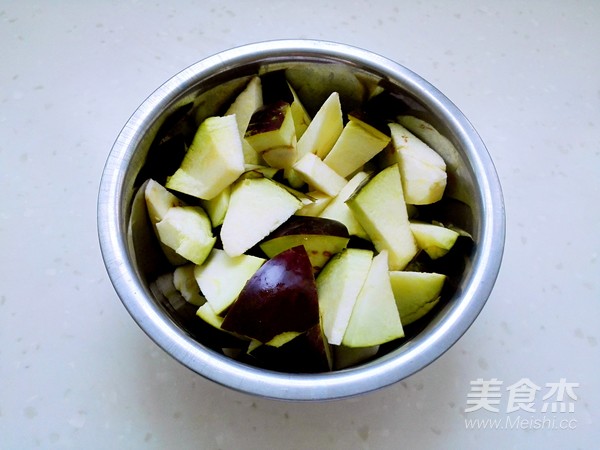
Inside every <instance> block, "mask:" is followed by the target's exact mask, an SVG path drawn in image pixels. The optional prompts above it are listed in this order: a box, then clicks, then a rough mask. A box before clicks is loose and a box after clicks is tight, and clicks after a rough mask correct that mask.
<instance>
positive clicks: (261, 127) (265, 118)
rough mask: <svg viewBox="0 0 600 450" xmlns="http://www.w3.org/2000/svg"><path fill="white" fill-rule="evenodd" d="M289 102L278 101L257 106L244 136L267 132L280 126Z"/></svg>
mask: <svg viewBox="0 0 600 450" xmlns="http://www.w3.org/2000/svg"><path fill="white" fill-rule="evenodd" d="M287 108H289V103H287V102H284V101H278V102H275V103H271V104H268V105H265V106H263V107H262V108H259V109H258V110H257V111H256V112H255V113H254V114H252V117H251V118H250V123H249V124H248V128H247V130H246V135H245V136H246V137H250V136H254V135H255V134H262V133H267V132H269V131H275V130H278V129H280V128H281V125H282V124H283V121H284V119H285V112H286V109H287Z"/></svg>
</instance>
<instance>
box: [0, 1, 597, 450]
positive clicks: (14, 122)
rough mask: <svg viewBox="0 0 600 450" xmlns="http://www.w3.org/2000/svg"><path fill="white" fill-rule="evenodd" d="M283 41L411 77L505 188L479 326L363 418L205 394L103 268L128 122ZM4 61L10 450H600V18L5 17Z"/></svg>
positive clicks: (194, 4)
mask: <svg viewBox="0 0 600 450" xmlns="http://www.w3.org/2000/svg"><path fill="white" fill-rule="evenodd" d="M275 38H316V39H327V40H333V41H339V42H344V43H348V44H354V45H357V46H359V47H363V48H366V49H369V50H372V51H375V52H377V53H380V54H382V55H385V56H387V57H389V58H391V59H394V60H396V61H398V62H400V63H402V64H404V65H406V66H407V67H408V68H410V69H412V70H413V71H415V72H417V73H419V74H420V75H421V76H423V77H424V78H426V79H427V80H429V81H430V82H432V83H433V84H435V85H436V86H437V87H438V88H439V89H440V90H441V91H442V92H444V93H445V94H446V95H447V96H448V97H449V98H450V99H451V100H452V101H453V102H454V103H456V104H457V105H458V107H459V108H460V109H461V110H462V111H463V112H464V113H465V114H466V116H467V117H468V118H469V119H470V120H471V121H472V122H473V124H474V126H475V128H476V129H477V130H478V131H479V133H480V134H481V136H482V138H483V140H484V141H485V142H486V144H487V146H488V149H489V152H490V154H491V156H492V158H493V160H494V162H495V164H496V167H497V170H498V173H499V176H500V179H501V182H502V185H503V189H504V195H505V201H506V211H507V240H506V250H505V257H504V262H503V266H502V270H501V272H500V275H499V278H498V281H497V283H496V286H495V289H494V291H493V294H492V296H491V297H490V299H489V301H488V304H487V305H486V307H485V308H484V310H483V312H482V314H481V315H480V317H479V318H478V320H477V321H476V323H475V324H474V325H473V326H472V327H471V328H470V329H469V331H468V332H467V333H466V334H465V335H464V337H463V338H462V339H461V340H460V341H459V342H458V343H457V344H456V345H455V346H454V347H453V348H452V349H451V350H450V351H448V352H447V353H446V354H444V355H443V356H442V357H441V358H439V359H438V360H437V361H436V362H434V363H433V364H431V365H430V366H428V367H427V368H425V369H424V370H422V371H421V372H419V373H417V374H416V375H414V376H412V377H410V378H408V379H406V380H404V381H403V382H401V383H397V384H395V385H393V386H391V387H388V388H385V389H383V390H380V391H377V392H374V393H371V394H369V395H365V396H361V397H358V398H353V399H348V400H341V401H336V402H329V403H323V404H305V403H285V402H278V401H272V400H267V399H261V398H253V397H251V396H249V395H245V394H240V393H237V392H234V391H231V390H228V389H226V388H222V387H220V386H218V385H216V384H214V383H213V382H210V381H207V380H204V379H203V378H201V377H199V376H198V375H196V374H194V373H192V372H191V371H189V370H188V369H186V368H185V367H183V366H181V365H180V364H179V363H177V362H176V361H174V360H173V359H171V357H169V356H168V355H167V354H165V353H164V352H163V351H162V350H160V349H159V348H158V347H157V346H156V345H155V344H154V343H153V342H152V341H151V340H150V339H149V338H148V337H146V335H145V334H144V333H143V332H142V331H141V330H140V329H139V328H138V326H137V325H136V324H135V323H134V321H133V320H132V319H131V318H130V317H129V315H128V314H127V312H126V310H125V308H124V307H123V306H122V304H121V302H120V301H119V299H118V297H117V295H116V294H115V291H114V290H113V288H112V285H111V283H110V281H109V279H108V276H107V274H106V271H105V269H104V265H103V262H102V258H101V255H100V251H99V245H98V241H97V231H96V197H97V190H98V183H99V179H100V176H101V172H102V169H103V165H104V162H105V160H106V157H107V155H108V152H109V150H110V148H111V146H112V144H113V142H114V139H115V138H116V136H117V134H118V133H119V131H120V129H121V127H122V126H123V124H124V123H125V122H126V120H127V119H128V118H129V116H130V114H131V113H132V112H133V111H134V110H135V108H136V107H137V106H138V105H139V104H140V103H141V102H142V101H143V100H144V98H145V97H146V96H147V95H148V94H149V93H151V92H152V91H153V90H154V89H155V88H156V87H157V86H158V85H160V84H161V83H162V82H164V81H165V80H166V79H168V78H169V77H171V76H172V75H174V74H175V73H177V72H178V71H180V70H181V69H183V68H185V67H187V66H188V65H190V64H192V63H194V62H196V61H197V60H200V59H202V58H204V57H206V56H209V55H211V54H213V53H216V52H218V51H220V50H224V49H226V48H229V47H232V46H236V45H240V44H243V43H247V42H254V41H260V40H267V39H275ZM0 55H1V59H2V63H1V64H0V86H1V90H0V136H1V139H0V187H1V189H2V195H3V201H2V206H1V208H0V242H1V246H2V247H1V248H2V252H1V254H2V257H1V259H0V273H1V274H2V283H1V285H0V447H1V448H2V449H29V448H69V449H71V448H72V449H82V448H86V449H91V448H93V449H96V448H98V449H104V448H152V449H167V448H177V449H187V448H203V449H231V448H243V449H246V448H247V449H262V448H265V449H266V448H269V449H271V448H273V449H275V448H290V449H317V448H329V449H362V448H365V449H391V448H454V449H458V448H461V449H480V448H522V449H531V448H573V449H575V448H582V449H590V448H598V440H599V439H600V424H599V419H600V412H599V411H600V386H599V381H598V380H599V377H598V370H599V369H600V347H599V341H600V332H599V331H598V329H599V325H598V324H599V323H600V303H599V300H600V286H599V282H600V261H599V252H600V207H599V204H600V75H599V74H600V3H599V2H597V1H593V0H589V1H577V2H558V1H555V2H541V1H531V2H520V1H505V2H490V1H459V2H446V1H435V2H434V1H422V2H421V1H417V2H404V1H378V2H367V1H344V2H341V1H330V2H315V1H304V2H291V1H285V0H283V1H279V2H269V1H254V2H242V1H238V2H232V1H230V2H227V1H185V2H184V1H173V2H162V1H155V2H139V1H127V2H100V1H89V2H88V1H85V2H74V1H71V2H67V1H56V2H43V1H21V2H18V1H3V2H0ZM478 379H481V380H483V382H484V383H485V382H490V381H491V380H494V379H495V380H497V381H498V383H502V384H501V385H498V389H499V390H498V391H496V392H497V393H498V395H500V397H499V400H500V402H499V405H498V406H497V408H498V412H491V411H486V410H485V409H483V408H479V409H477V410H475V411H471V412H469V411H468V409H469V405H470V404H469V403H468V399H469V398H471V399H472V398H473V396H476V395H477V388H478V386H479V387H481V384H479V385H478V384H477V380H478ZM561 379H562V381H561ZM471 382H473V384H471ZM523 383H525V385H524V388H525V389H524V390H519V389H518V386H521V385H522V384H523ZM527 386H529V387H527ZM536 387H537V388H539V390H537V391H536V390H535V388H536ZM555 388H557V389H555ZM532 389H533V390H532ZM533 392H535V393H536V395H535V397H533V398H532V399H527V398H526V396H527V394H528V393H533ZM561 393H562V394H564V395H563V396H562V398H561ZM469 394H471V397H469ZM480 397H481V396H480ZM544 397H547V398H546V399H544ZM488 399H492V400H493V397H491V396H490V397H488ZM529 400H530V401H529ZM511 405H512V406H515V407H517V409H516V410H515V411H511ZM471 406H472V405H471ZM553 408H554V411H553ZM561 408H562V409H565V410H564V411H562V410H561ZM544 409H546V411H544ZM528 410H529V411H528ZM570 410H572V411H571V412H570ZM474 419H481V420H482V421H483V420H485V419H492V420H497V422H496V423H494V422H479V427H480V428H479V429H477V424H476V423H475V422H474Z"/></svg>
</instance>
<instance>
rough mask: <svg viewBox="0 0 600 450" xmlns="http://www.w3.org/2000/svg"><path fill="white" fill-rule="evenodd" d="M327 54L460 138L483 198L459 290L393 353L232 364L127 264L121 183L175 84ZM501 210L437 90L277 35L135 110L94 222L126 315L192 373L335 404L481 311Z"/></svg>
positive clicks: (222, 58) (428, 352) (346, 48)
mask: <svg viewBox="0 0 600 450" xmlns="http://www.w3.org/2000/svg"><path fill="white" fill-rule="evenodd" d="M299 56H304V57H314V58H317V59H322V58H325V59H327V60H330V61H339V62H342V63H344V64H352V65H359V66H361V67H364V68H367V70H369V71H372V72H376V73H378V74H380V75H382V76H386V77H390V78H391V79H395V80H398V79H400V80H401V82H402V86H403V87H404V88H406V89H407V90H409V91H410V93H411V94H414V95H416V96H417V97H418V98H419V100H420V101H422V102H423V103H424V104H425V105H426V106H427V107H429V108H433V110H435V113H436V115H438V116H440V117H441V118H442V120H443V121H444V123H446V124H447V126H448V127H450V128H451V129H452V131H453V133H454V134H455V135H456V136H457V137H458V138H459V139H460V141H461V143H462V144H463V146H462V147H463V151H464V152H465V153H466V156H467V159H468V161H469V162H470V163H471V166H472V172H473V176H474V178H475V188H476V191H477V194H478V196H479V197H480V202H481V205H482V207H481V214H482V216H483V217H482V220H481V222H480V226H481V228H480V234H479V235H480V241H479V242H478V245H477V249H476V251H475V253H474V257H473V271H472V276H471V278H470V280H469V281H468V282H467V283H466V286H465V288H464V289H463V290H462V291H461V292H460V293H457V296H455V298H454V300H455V301H454V304H453V305H452V307H451V308H450V309H449V311H448V312H447V314H445V315H444V320H438V321H436V322H435V323H434V324H433V325H431V324H430V326H429V327H428V329H429V331H428V333H426V334H423V333H421V334H419V335H417V336H416V337H415V338H414V339H412V340H411V341H409V342H408V343H406V344H404V345H403V346H401V347H400V348H399V349H397V350H394V351H392V352H391V353H389V354H387V355H384V356H382V357H381V358H378V359H376V360H374V361H372V362H370V363H367V364H364V365H360V366H358V367H355V368H350V369H343V370H339V371H333V372H328V373H319V374H290V373H281V372H275V371H270V370H265V369H259V368H256V367H253V366H249V365H246V364H243V363H240V362H237V361H235V360H233V359H231V358H228V357H226V356H224V355H221V354H219V353H217V352H215V351H213V350H211V349H209V348H207V347H205V346H203V345H202V344H200V343H199V342H197V341H196V340H194V339H192V338H191V337H189V336H188V335H187V334H186V333H184V332H182V331H181V330H179V329H178V328H177V326H176V325H175V324H174V323H173V322H172V321H171V320H170V319H169V318H168V317H166V316H165V314H164V313H163V312H162V311H161V310H160V308H159V307H158V306H157V305H156V304H155V302H154V301H153V300H152V298H151V295H152V294H151V292H150V290H149V288H148V287H147V286H145V285H144V283H143V282H142V280H141V277H140V274H139V273H137V272H136V270H135V268H134V267H133V265H132V264H129V263H128V258H129V253H128V250H127V248H128V244H127V242H126V222H127V220H128V219H127V218H126V217H125V214H124V211H125V210H126V208H125V205H124V202H125V201H126V197H127V196H126V191H127V187H126V185H125V179H126V175H127V170H128V167H129V164H130V162H131V160H132V158H133V157H134V153H135V152H134V149H135V148H136V146H137V145H138V144H139V143H140V142H141V139H142V136H143V135H144V134H145V133H146V132H147V131H148V128H149V127H150V126H151V125H150V123H149V122H150V121H152V120H153V118H155V117H157V116H158V114H159V113H160V112H161V111H163V110H164V109H165V108H168V107H171V106H172V105H173V104H174V103H175V102H177V101H178V99H180V97H181V87H182V86H186V85H187V86H193V85H196V84H197V83H198V82H199V81H201V80H202V79H203V78H205V77H207V76H211V75H213V74H214V73H216V72H219V71H221V72H222V71H226V70H230V69H232V68H235V67H237V66H238V65H240V64H248V63H249V62H251V61H256V60H260V59H262V58H266V57H269V58H282V59H286V58H287V59H289V58H290V57H299ZM505 227H506V225H505V208H504V200H503V196H502V189H501V186H500V181H499V178H498V175H497V172H496V169H495V167H494V164H493V162H492V159H491V157H490V155H489V153H488V151H487V149H486V147H485V144H484V143H483V141H482V140H481V138H480V136H479V135H478V134H477V132H476V131H475V129H474V127H473V126H472V124H471V123H470V122H469V121H468V119H467V118H466V117H465V116H464V114H463V113H462V112H461V111H460V110H459V109H458V108H457V107H456V106H455V105H454V104H453V103H452V102H451V101H450V100H449V99H448V98H447V97H446V96H445V95H443V94H442V93H441V92H440V91H439V90H438V89H437V88H435V87H434V86H433V85H431V84H430V83H429V82H427V81H426V80H425V79H423V78H422V77H420V76H419V75H417V74H416V73H414V72H412V71H411V70H409V69H408V68H406V67H405V66H403V65H401V64H399V63H397V62H394V61H392V60H390V59H388V58H386V57H383V56H381V55H379V54H376V53H373V52H371V51H368V50H364V49H362V48H359V47H355V46H351V45H347V44H342V43H337V42H331V41H321V40H310V39H283V40H272V41H263V42H256V43H251V44H246V45H242V46H238V47H234V48H231V49H228V50H225V51H222V52H220V53H217V54H214V55H212V56H209V57H207V58H204V59H202V60H200V61H198V62H197V63H194V64H192V65H191V66H189V67H187V68H185V69H184V70H182V71H181V72H179V73H177V74H176V75H174V76H173V77H171V78H170V79H169V80H167V81H166V82H165V83H164V84H162V85H161V86H160V87H159V88H158V89H156V90H155V91H154V92H153V93H152V94H150V95H149V96H148V97H147V98H146V100H144V102H143V103H142V104H141V105H140V106H139V107H138V108H137V109H136V110H135V112H134V113H133V114H132V116H131V117H130V118H129V120H128V121H127V122H126V124H125V125H124V127H123V129H122V130H121V132H120V133H119V135H118V137H117V139H116V141H115V143H114V145H113V147H112V149H111V151H110V153H109V155H108V158H107V160H106V163H105V166H104V169H103V173H102V177H101V181H100V186H99V193H98V203H97V228H98V238H99V243H100V249H101V253H102V257H103V260H104V263H105V266H106V270H107V272H108V275H109V278H110V280H111V282H112V284H113V286H114V288H115V290H116V292H117V294H118V296H119V298H120V299H121V302H122V303H123V305H124V306H125V308H126V309H127V310H128V312H129V313H130V315H131V316H132V317H133V319H134V320H135V321H136V322H137V324H138V325H139V326H140V328H142V330H143V331H144V332H145V333H146V334H147V335H148V336H149V337H150V338H151V339H152V340H153V341H154V342H155V343H156V344H157V345H158V346H159V347H161V348H162V349H163V350H165V351H166V352H167V353H168V354H170V355H171V356H172V357H173V358H175V359H176V360H178V361H179V362H180V363H181V364H183V365H184V366H186V367H188V368H189V369H191V370H192V371H194V372H196V373H198V374H200V375H202V376H203V377H205V378H207V379H209V380H212V381H214V382H216V383H218V384H221V385H223V386H227V387H229V388H231V389H234V390H237V391H241V392H244V393H248V394H254V395H257V396H261V397H268V398H274V399H280V400H295V401H305V400H333V399H339V398H346V397H351V396H355V395H359V394H364V393H367V392H370V391H374V390H377V389H380V388H383V387H386V386H389V385H391V384H393V383H396V382H398V381H400V380H402V379H404V378H406V377H408V376H410V375H412V374H414V373H415V372H417V371H419V370H421V369H423V368H424V367H426V366H427V365H429V364H431V363H432V362H434V361H435V360H437V359H438V358H439V357H440V356H441V355H442V354H444V353H445V352H446V351H447V350H449V349H450V348H451V347H452V346H453V345H454V344H455V343H456V342H457V341H458V340H459V339H460V337H461V336H462V335H463V334H464V333H465V332H466V331H467V329H468V328H469V327H470V326H471V324H472V323H473V322H474V320H475V319H476V318H477V316H478V315H479V313H480V312H481V310H482V309H483V307H484V305H485V303H486V301H487V299H488V297H489V295H490V294H491V292H492V289H493V286H494V283H495V281H496V278H497V276H498V273H499V270H500V265H501V261H502V255H503V251H504V242H505Z"/></svg>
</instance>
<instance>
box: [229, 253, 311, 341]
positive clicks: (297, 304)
mask: <svg viewBox="0 0 600 450" xmlns="http://www.w3.org/2000/svg"><path fill="white" fill-rule="evenodd" d="M317 324H319V303H318V298H317V287H316V283H315V278H314V275H313V270H312V265H311V263H310V259H309V258H308V254H307V253H306V250H305V249H304V247H303V246H301V245H300V246H297V247H293V248H290V249H289V250H285V251H283V252H281V253H280V254H278V255H277V256H275V257H273V258H271V259H270V260H268V261H267V262H266V263H264V264H263V265H262V267H261V268H260V269H258V271H257V272H256V273H255V274H254V275H253V276H252V277H251V278H250V279H249V280H248V281H247V283H246V285H245V286H244V288H243V289H242V291H241V292H240V294H239V296H238V298H237V300H236V301H235V302H234V303H233V304H232V305H231V307H230V308H229V310H228V312H227V315H226V316H225V319H224V320H223V324H222V325H221V328H223V329H224V330H227V331H232V332H235V333H238V334H241V335H243V336H247V337H249V338H252V339H257V340H258V341H260V342H263V343H266V342H268V341H270V340H271V339H273V338H274V337H275V336H277V335H278V334H281V333H283V332H286V331H297V332H305V331H307V330H308V329H310V328H311V327H313V326H315V325H317Z"/></svg>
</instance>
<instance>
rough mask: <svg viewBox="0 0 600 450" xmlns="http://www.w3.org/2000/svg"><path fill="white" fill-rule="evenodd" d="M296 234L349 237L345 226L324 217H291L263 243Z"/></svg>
mask: <svg viewBox="0 0 600 450" xmlns="http://www.w3.org/2000/svg"><path fill="white" fill-rule="evenodd" d="M298 234H310V235H313V234H314V235H324V236H339V237H343V238H349V237H350V235H349V234H348V229H347V228H346V225H344V224H343V223H341V222H338V221H337V220H333V219H327V218H325V217H311V216H292V217H290V218H289V219H288V220H287V221H286V222H285V223H283V224H281V225H280V226H279V227H278V228H277V229H276V230H274V231H273V232H272V233H271V234H270V235H269V236H268V237H267V238H265V241H268V240H270V239H275V238H278V237H282V236H293V235H298Z"/></svg>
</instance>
